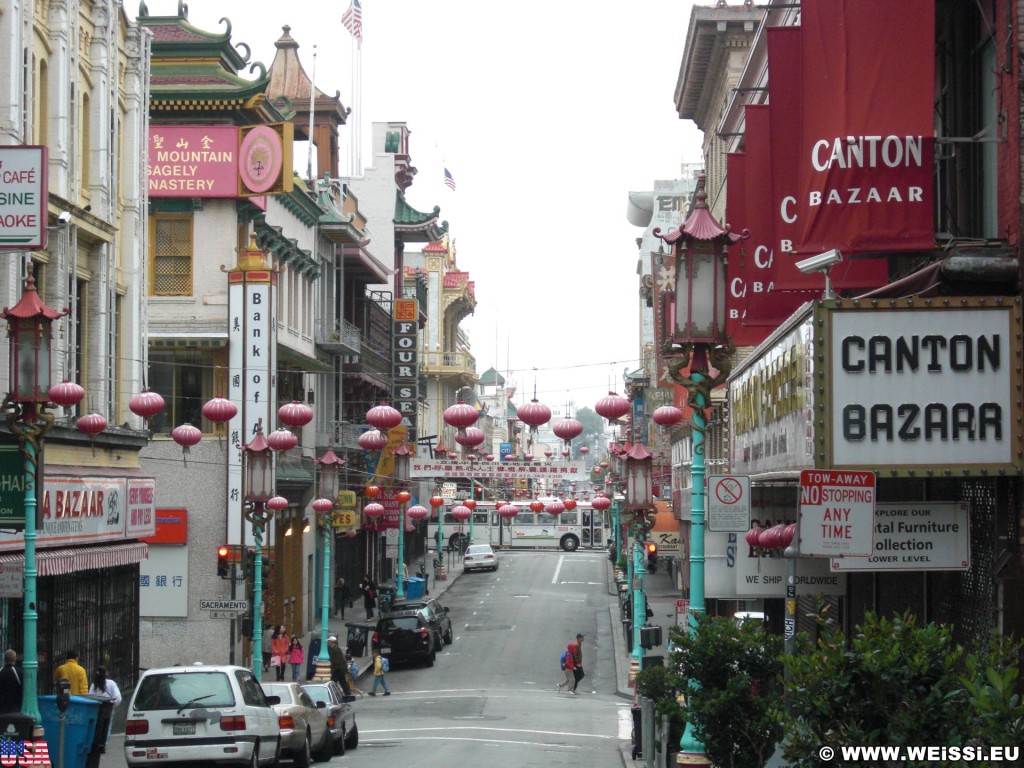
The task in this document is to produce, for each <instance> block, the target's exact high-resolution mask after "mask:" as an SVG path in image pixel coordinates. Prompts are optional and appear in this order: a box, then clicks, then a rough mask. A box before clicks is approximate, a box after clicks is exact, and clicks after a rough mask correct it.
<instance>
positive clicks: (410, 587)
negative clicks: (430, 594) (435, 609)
mask: <svg viewBox="0 0 1024 768" xmlns="http://www.w3.org/2000/svg"><path fill="white" fill-rule="evenodd" d="M405 596H406V597H407V598H409V599H410V600H414V599H418V598H421V597H423V579H420V578H417V577H416V576H410V577H409V580H408V581H407V582H406V587H405Z"/></svg>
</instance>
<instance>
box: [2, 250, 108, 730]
mask: <svg viewBox="0 0 1024 768" xmlns="http://www.w3.org/2000/svg"><path fill="white" fill-rule="evenodd" d="M67 314H68V310H67V309H65V310H64V311H59V310H56V309H51V308H50V307H48V306H46V304H45V303H43V300H42V299H41V298H40V297H39V293H38V292H37V291H36V283H35V277H34V275H33V273H32V266H31V264H30V265H29V269H28V276H27V277H26V279H25V289H24V291H22V294H21V298H20V299H19V300H18V303H17V304H15V305H14V306H13V307H11V308H10V309H8V308H7V307H4V310H3V312H2V313H0V317H3V318H4V320H6V321H7V335H8V339H9V341H8V344H9V351H10V366H9V373H10V377H11V378H10V390H9V391H8V393H7V396H6V397H5V398H4V401H3V404H2V405H0V410H3V412H4V418H5V419H6V421H7V426H8V428H9V429H10V430H11V433H12V434H13V435H14V436H15V437H16V438H17V440H18V447H19V449H20V451H21V454H22V456H23V457H24V460H25V461H24V465H23V473H22V482H21V484H22V487H23V490H24V499H25V502H24V519H23V520H22V519H20V518H8V519H5V520H4V521H3V522H4V527H18V526H19V525H21V526H24V529H25V563H24V568H23V580H24V598H23V602H24V613H23V633H22V654H23V661H22V671H23V678H24V679H23V680H22V692H21V713H22V714H23V715H25V716H26V717H31V718H32V720H33V722H34V723H35V724H36V725H38V724H39V723H40V719H41V718H40V714H39V702H38V696H39V653H38V647H37V644H38V621H39V615H38V613H37V611H36V601H37V595H36V579H37V576H38V572H37V570H36V567H37V564H36V527H37V510H36V490H37V489H36V479H37V477H41V474H40V473H39V466H38V462H39V461H40V454H41V451H42V448H43V443H44V440H45V437H46V434H47V433H48V432H49V431H50V430H51V429H52V428H53V414H52V413H49V412H48V410H47V409H48V408H50V407H53V406H54V405H59V406H63V407H66V408H67V407H71V406H73V405H76V404H77V403H78V402H79V401H81V399H82V398H83V397H84V396H85V390H83V389H82V388H81V387H80V386H79V385H77V384H72V383H70V382H66V383H65V384H62V385H57V386H56V387H54V388H53V391H51V387H50V375H51V368H50V341H51V339H52V338H53V321H54V320H57V319H58V318H61V317H64V316H65V315H67ZM104 424H105V422H104Z"/></svg>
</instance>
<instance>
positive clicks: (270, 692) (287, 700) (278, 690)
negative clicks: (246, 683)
mask: <svg viewBox="0 0 1024 768" xmlns="http://www.w3.org/2000/svg"><path fill="white" fill-rule="evenodd" d="M263 693H265V694H266V695H267V696H280V697H281V703H282V704H291V703H292V702H293V700H294V699H293V697H292V688H291V686H290V685H288V684H287V683H263Z"/></svg>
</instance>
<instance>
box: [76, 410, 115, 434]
mask: <svg viewBox="0 0 1024 768" xmlns="http://www.w3.org/2000/svg"><path fill="white" fill-rule="evenodd" d="M75 426H76V427H78V431H79V432H84V433H85V434H87V435H98V434H99V433H100V432H102V431H103V430H104V429H106V428H107V420H106V419H105V418H103V417H102V416H100V415H99V414H98V413H87V414H86V415H85V416H82V417H81V418H80V419H79V420H78V421H76V422H75Z"/></svg>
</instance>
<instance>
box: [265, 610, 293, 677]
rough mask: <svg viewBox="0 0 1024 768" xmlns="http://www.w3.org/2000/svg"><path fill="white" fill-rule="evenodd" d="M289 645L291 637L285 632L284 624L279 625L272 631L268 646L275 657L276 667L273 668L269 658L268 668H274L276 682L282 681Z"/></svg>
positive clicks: (272, 659) (272, 662) (272, 660)
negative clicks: (272, 634)
mask: <svg viewBox="0 0 1024 768" xmlns="http://www.w3.org/2000/svg"><path fill="white" fill-rule="evenodd" d="M290 644H291V637H289V635H288V633H287V632H286V631H285V628H284V624H279V625H278V626H277V629H276V630H274V636H273V638H271V640H270V646H271V648H273V650H274V656H275V657H277V666H274V658H273V657H271V660H270V666H272V667H274V674H275V676H276V679H277V682H279V683H280V682H283V681H284V669H285V665H286V664H287V663H288V646H289V645H290Z"/></svg>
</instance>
